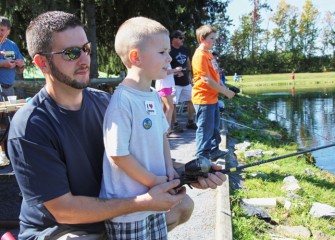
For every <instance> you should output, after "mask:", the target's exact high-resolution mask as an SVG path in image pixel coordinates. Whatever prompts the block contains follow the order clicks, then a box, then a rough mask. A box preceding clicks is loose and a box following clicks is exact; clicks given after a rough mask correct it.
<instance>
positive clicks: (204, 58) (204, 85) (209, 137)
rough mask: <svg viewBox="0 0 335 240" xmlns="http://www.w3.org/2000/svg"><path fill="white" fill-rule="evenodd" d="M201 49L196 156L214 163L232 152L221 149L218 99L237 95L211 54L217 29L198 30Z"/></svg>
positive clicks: (195, 64)
mask: <svg viewBox="0 0 335 240" xmlns="http://www.w3.org/2000/svg"><path fill="white" fill-rule="evenodd" d="M196 36H197V41H198V43H199V47H198V48H197V49H196V51H195V53H194V55H193V58H192V69H193V88H192V102H193V104H194V107H195V111H196V123H197V126H198V129H197V131H196V147H197V150H196V156H197V157H205V158H210V159H211V160H212V161H215V160H216V159H218V158H220V157H223V156H225V155H226V154H227V153H228V150H227V149H225V150H224V151H222V150H220V149H219V144H220V142H221V136H220V111H219V106H218V96H219V93H222V94H223V95H225V96H226V97H227V98H229V99H230V98H232V97H234V95H235V93H234V92H233V91H231V90H229V89H228V88H227V87H226V86H224V84H223V83H222V82H221V81H220V75H219V67H218V64H217V62H216V60H215V58H214V56H213V54H212V53H211V52H210V50H211V49H212V48H213V46H214V45H215V40H216V29H215V28H214V27H211V26H208V25H203V26H201V27H199V28H198V29H197V30H196Z"/></svg>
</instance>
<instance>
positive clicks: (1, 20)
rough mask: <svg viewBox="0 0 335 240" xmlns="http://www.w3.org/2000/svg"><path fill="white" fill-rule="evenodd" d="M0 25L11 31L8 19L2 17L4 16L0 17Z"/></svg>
mask: <svg viewBox="0 0 335 240" xmlns="http://www.w3.org/2000/svg"><path fill="white" fill-rule="evenodd" d="M0 25H1V26H5V27H7V28H8V29H11V27H12V25H11V24H10V21H9V19H8V18H6V17H4V16H0Z"/></svg>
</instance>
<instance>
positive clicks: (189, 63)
mask: <svg viewBox="0 0 335 240" xmlns="http://www.w3.org/2000/svg"><path fill="white" fill-rule="evenodd" d="M186 70H188V71H189V72H188V79H189V81H190V84H191V85H193V82H192V78H193V76H192V64H191V61H190V58H189V57H188V58H187V69H186Z"/></svg>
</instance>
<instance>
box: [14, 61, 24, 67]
mask: <svg viewBox="0 0 335 240" xmlns="http://www.w3.org/2000/svg"><path fill="white" fill-rule="evenodd" d="M15 64H16V66H17V67H19V68H22V67H24V61H23V59H16V60H15Z"/></svg>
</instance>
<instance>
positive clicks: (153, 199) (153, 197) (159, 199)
mask: <svg viewBox="0 0 335 240" xmlns="http://www.w3.org/2000/svg"><path fill="white" fill-rule="evenodd" d="M179 183H180V181H179V180H173V181H171V182H166V183H162V184H159V185H156V186H154V187H153V188H151V189H150V190H149V192H148V193H146V194H144V195H142V196H141V197H145V198H146V201H148V210H151V211H168V210H170V209H171V208H173V207H174V206H176V205H177V204H179V203H180V202H181V201H182V200H183V199H184V197H185V195H186V189H185V187H182V188H180V189H179V190H178V193H176V194H170V193H169V191H174V188H175V187H177V186H178V185H179Z"/></svg>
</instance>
